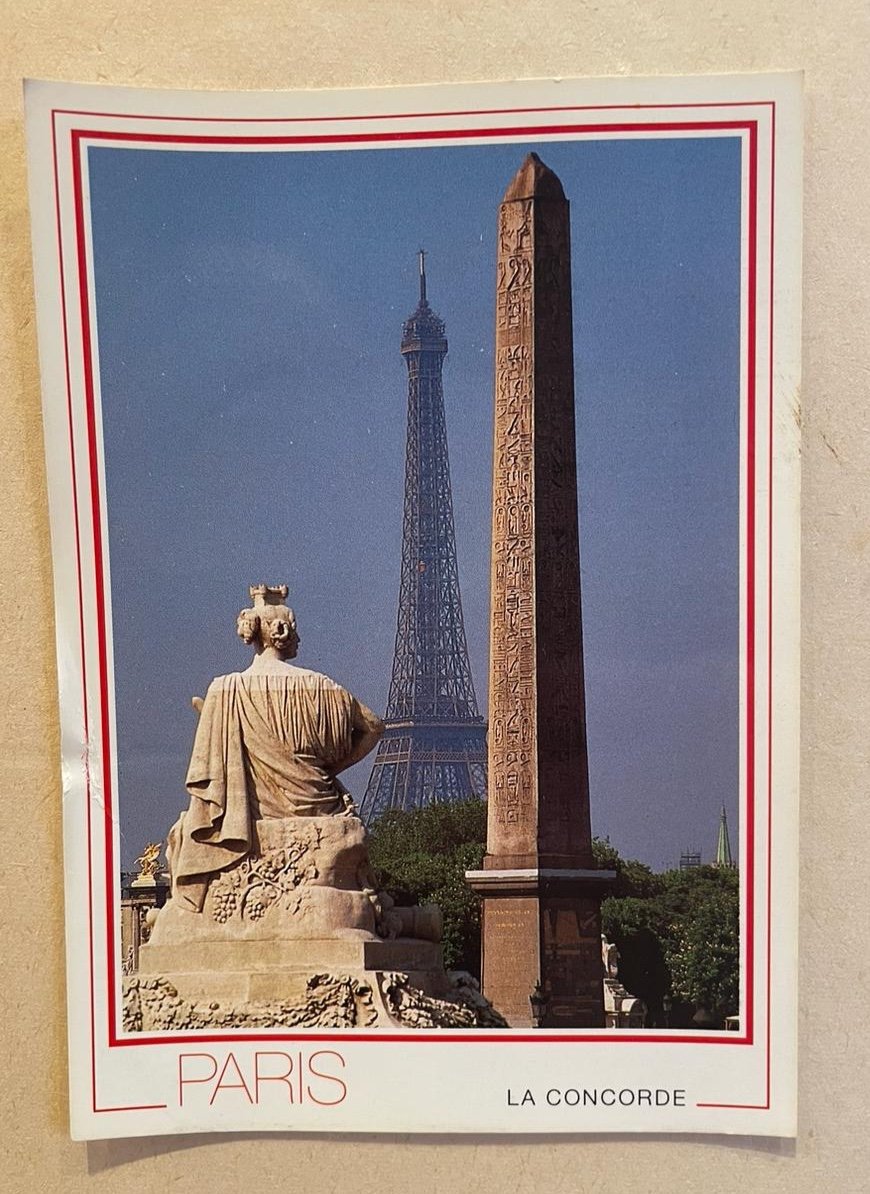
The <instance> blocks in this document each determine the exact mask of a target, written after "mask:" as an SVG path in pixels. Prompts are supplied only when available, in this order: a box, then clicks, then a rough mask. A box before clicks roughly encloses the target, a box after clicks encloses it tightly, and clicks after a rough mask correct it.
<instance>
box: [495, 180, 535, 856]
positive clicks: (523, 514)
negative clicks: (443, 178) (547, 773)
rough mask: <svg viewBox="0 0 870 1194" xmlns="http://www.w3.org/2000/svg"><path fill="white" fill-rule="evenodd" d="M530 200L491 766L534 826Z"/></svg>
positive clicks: (500, 381)
mask: <svg viewBox="0 0 870 1194" xmlns="http://www.w3.org/2000/svg"><path fill="white" fill-rule="evenodd" d="M532 219H533V211H532V203H531V201H530V200H521V201H518V202H513V203H505V204H503V205H502V207H501V211H500V213H499V235H498V242H499V257H498V278H497V289H496V311H497V317H496V389H495V477H494V485H493V517H492V523H493V525H492V548H493V551H492V568H493V584H492V598H493V604H492V614H491V626H492V631H491V640H490V706H489V735H490V752H489V776H490V803H491V808H492V814H491V815H493V816H494V819H495V822H496V823H497V824H498V825H499V826H502V827H504V828H505V829H506V830H507V832H509V833H510V832H511V831H512V830H517V831H519V832H520V833H522V831H523V830H532V831H533V829H534V821H533V814H534V803H535V796H536V792H535V767H536V760H535V741H534V735H535V708H534V701H535V689H534V676H535V602H534V534H535V527H534V513H533V512H534V496H535V495H534V426H533V409H532V395H533V375H532V371H533V368H534V360H533V352H532V337H531V328H532V319H533V294H532V283H533V273H532V251H533V241H532Z"/></svg>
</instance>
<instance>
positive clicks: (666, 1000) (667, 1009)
mask: <svg viewBox="0 0 870 1194" xmlns="http://www.w3.org/2000/svg"><path fill="white" fill-rule="evenodd" d="M672 1006H673V1004H672V1002H671V996H670V993H668V994H667V995H663V996H662V1011H663V1012H664V1013H665V1028H670V1026H671V1007H672Z"/></svg>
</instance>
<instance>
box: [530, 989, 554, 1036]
mask: <svg viewBox="0 0 870 1194" xmlns="http://www.w3.org/2000/svg"><path fill="white" fill-rule="evenodd" d="M549 1002H550V997H549V995H547V994H546V993H545V992H544V991H542V990H541V982H540V979H539V980H538V981H537V982H536V983H535V986H534V990H533V991H532V993H531V995H530V996H529V1007H530V1008H531V1009H532V1027H533V1028H540V1027H541V1024H542V1023H543V1021H544V1017H545V1016H546V1014H547V1005H548V1004H549Z"/></svg>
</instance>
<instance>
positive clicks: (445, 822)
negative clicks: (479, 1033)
mask: <svg viewBox="0 0 870 1194" xmlns="http://www.w3.org/2000/svg"><path fill="white" fill-rule="evenodd" d="M485 842H486V805H485V804H484V803H483V802H482V801H479V800H468V801H464V802H462V803H458V804H438V805H432V806H431V807H429V808H424V809H418V810H416V811H415V812H409V813H405V812H390V813H386V814H385V815H384V816H383V817H382V818H381V819H380V820H379V821H378V822H377V824H376V825H375V826H374V827H373V828H372V830H371V836H370V855H371V860H372V866H373V868H374V871H375V878H376V881H377V883H378V887H379V888H381V889H383V890H386V891H388V892H389V893H390V895H392V896H393V898H394V899H395V900H396V902H397V903H398V904H406V905H407V904H426V903H435V904H438V905H439V906H440V907H441V910H442V912H443V914H444V959H445V962H446V964H447V966H448V967H451V968H457V969H463V970H469V971H470V972H471V973H472V974H475V975H478V976H479V973H480V902H479V900H478V897H477V896H476V895H474V893H473V892H472V891H471V890H470V888H469V887H468V886H467V884H466V883H465V878H464V876H465V872H466V871H468V870H477V869H478V868H479V867H480V865H481V862H482V860H483V855H484V852H485ZM593 853H594V856H595V862H596V864H597V866H598V867H600V868H601V869H606V870H613V871H616V880H615V882H614V884H613V885H612V887H611V889H610V892H609V895H608V897H607V899H605V900H604V902H603V904H602V906H601V927H602V931H603V932H604V933H605V934H606V935H607V937H608V940H610V941H613V942H615V943H616V945H617V946H618V948H619V952H620V955H621V960H620V972H619V973H620V978H621V980H622V981H623V982H624V984H625V986H626V987H627V988H628V989H629V991H631V993H632V994H633V995H637V996H638V997H639V998H640V999H643V1000H644V1002H645V1003H646V1004H647V1007H648V1008H649V1011H650V1024H651V1025H652V1024H663V1023H664V1022H665V1021H664V1019H663V1012H662V1001H663V998H664V996H665V995H670V996H671V997H672V998H673V999H674V1000H675V1001H676V1002H675V1005H674V1013H673V1015H672V1016H671V1019H670V1023H671V1025H672V1026H675V1027H676V1026H677V1025H678V1024H680V1023H685V1024H688V1023H689V1022H690V1019H691V1015H692V1013H693V1012H694V1010H695V1008H697V1007H705V1008H707V1009H708V1010H709V1011H711V1012H712V1013H713V1014H714V1015H715V1016H717V1017H719V1018H722V1017H724V1016H726V1015H731V1014H733V1013H734V1012H736V1011H737V1008H738V1000H739V963H740V958H739V954H740V944H739V928H738V920H739V914H738V908H739V879H738V875H737V872H736V871H733V870H726V869H721V870H720V869H718V868H717V867H711V866H705V867H698V868H696V869H693V870H688V871H679V870H674V871H665V872H664V873H663V874H654V873H653V871H651V870H650V868H649V867H648V866H645V865H644V863H642V862H636V861H634V860H631V859H623V858H621V857H620V855H619V853H618V851H617V850H616V849H615V848H614V847H613V846H612V845H611V844H610V842H609V841H607V840H605V841H602V840H601V839H598V838H596V839H595V840H594V842H593ZM679 1001H683V1006H682V1008H681V1009H680V1002H679ZM680 1011H681V1012H682V1018H680V1014H679V1012H680Z"/></svg>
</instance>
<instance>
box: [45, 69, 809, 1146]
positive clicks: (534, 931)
mask: <svg viewBox="0 0 870 1194" xmlns="http://www.w3.org/2000/svg"><path fill="white" fill-rule="evenodd" d="M26 102H27V121H28V141H29V167H30V189H31V207H32V222H33V244H34V262H35V275H36V285H37V307H38V323H39V342H40V360H41V375H42V386H43V410H44V434H45V447H46V460H47V469H48V483H49V496H50V511H51V526H52V553H53V565H54V599H53V600H54V605H53V612H54V620H55V623H56V631H57V658H58V679H59V701H60V713H61V726H62V759H61V760H60V764H61V767H62V774H63V808H62V809H58V815H59V816H60V815H62V817H63V825H64V841H65V863H64V873H65V901H66V926H67V943H66V944H67V975H68V995H69V998H68V1017H69V1074H70V1092H71V1130H72V1134H73V1136H74V1137H75V1138H76V1139H91V1138H104V1137H113V1136H132V1135H148V1134H161V1133H175V1132H203V1131H206V1132H211V1131H215V1132H217V1131H244V1130H274V1131H295V1130H298V1131H318V1132H338V1131H341V1132H348V1131H351V1132H430V1133H431V1132H438V1133H454V1132H455V1133H480V1132H486V1133H492V1132H509V1133H551V1132H558V1133H584V1132H598V1133H600V1132H641V1133H642V1132H704V1133H716V1132H722V1133H741V1134H751V1135H780V1136H789V1135H793V1134H794V1132H795V1116H796V1110H795V1086H796V1082H795V1069H796V946H797V935H796V876H797V847H798V843H797V822H798V818H797V794H798V646H799V642H798V631H799V617H798V610H799V604H798V603H799V589H798V581H799V567H798V563H799V521H798V511H799V504H798V498H799V450H798V449H799V424H800V412H799V380H800V378H799V359H800V358H799V331H800V329H799V312H800V272H799V263H800V227H801V226H800V210H801V203H800V177H801V141H800V136H801V125H800V120H801V118H800V79H799V77H798V76H796V75H745V76H733V77H726V76H721V77H697V78H695V77H685V78H660V79H627V78H622V79H601V80H592V79H587V80H582V81H581V80H574V81H572V80H559V81H555V80H550V81H537V82H522V83H498V84H487V85H461V86H459V85H456V86H454V85H445V86H439V87H417V88H395V89H385V90H364V91H311V92H286V93H262V94H256V93H240V94H230V93H218V92H208V93H206V92H202V93H197V92H182V91H177V92H172V91H141V90H133V89H130V90H128V89H117V88H104V87H92V86H74V85H68V84H54V83H43V82H30V83H28V84H27V86H26Z"/></svg>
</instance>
